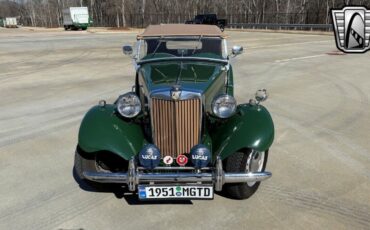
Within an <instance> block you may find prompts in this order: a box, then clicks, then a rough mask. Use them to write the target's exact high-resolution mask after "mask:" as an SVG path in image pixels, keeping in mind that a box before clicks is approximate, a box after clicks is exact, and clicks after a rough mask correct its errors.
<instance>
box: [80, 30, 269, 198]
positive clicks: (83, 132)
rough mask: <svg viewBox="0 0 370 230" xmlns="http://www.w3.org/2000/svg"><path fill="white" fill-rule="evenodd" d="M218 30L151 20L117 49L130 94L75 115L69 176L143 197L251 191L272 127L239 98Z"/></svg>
mask: <svg viewBox="0 0 370 230" xmlns="http://www.w3.org/2000/svg"><path fill="white" fill-rule="evenodd" d="M225 38H226V37H225V35H224V34H223V33H222V32H221V31H220V29H219V28H218V27H216V26H209V25H171V24H168V25H151V26H149V27H148V28H147V29H146V30H145V31H144V32H143V33H142V34H140V35H138V36H137V43H136V46H135V48H133V47H131V46H124V47H123V52H124V53H125V54H127V55H130V56H131V58H133V60H134V66H135V69H136V77H135V84H134V86H133V87H132V92H128V93H126V94H123V95H120V96H119V97H118V99H117V100H116V101H115V102H114V103H113V104H107V103H106V102H105V101H100V102H99V104H98V105H96V106H94V107H92V108H91V109H90V110H89V111H88V112H87V114H86V115H85V117H84V118H83V120H82V123H81V127H80V130H79V136H78V146H77V150H76V154H75V172H76V174H77V175H78V177H79V178H80V179H81V180H82V181H86V182H88V183H90V184H92V185H101V184H102V183H108V184H112V183H114V184H120V185H122V187H125V188H127V189H128V190H129V191H131V192H133V193H137V195H138V197H139V199H141V200H151V199H213V196H214V192H215V191H224V192H225V193H223V194H226V196H228V197H231V198H235V199H246V198H248V197H250V196H251V195H252V194H253V193H254V192H255V191H256V190H257V188H258V187H259V184H260V181H262V180H265V179H267V178H269V177H271V173H270V172H267V171H265V167H266V163H267V157H268V150H269V147H270V146H271V144H272V142H273V139H274V125H273V121H272V119H271V116H270V114H269V112H268V111H267V110H266V108H265V107H263V106H262V105H261V104H260V102H261V101H263V100H265V99H266V98H267V92H266V90H264V89H263V90H258V91H257V93H256V99H251V100H249V102H247V103H243V104H237V103H236V100H235V98H234V83H233V71H232V66H231V65H230V61H229V59H231V58H233V57H234V56H237V55H238V54H241V53H242V51H243V48H242V47H240V46H234V47H233V48H232V49H231V52H230V54H228V48H227V43H226V39H225Z"/></svg>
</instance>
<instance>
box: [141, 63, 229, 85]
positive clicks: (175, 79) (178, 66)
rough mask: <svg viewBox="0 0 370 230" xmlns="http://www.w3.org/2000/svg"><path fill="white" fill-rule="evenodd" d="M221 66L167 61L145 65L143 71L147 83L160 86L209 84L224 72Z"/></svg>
mask: <svg viewBox="0 0 370 230" xmlns="http://www.w3.org/2000/svg"><path fill="white" fill-rule="evenodd" d="M222 66H223V65H221V64H216V63H213V64H211V63H202V62H191V61H190V62H189V61H184V62H180V63H179V62H174V61H166V62H160V63H151V64H145V65H143V67H142V69H141V71H142V73H143V75H144V76H146V77H147V81H149V82H151V83H152V84H154V85H158V84H166V85H168V84H169V85H173V84H183V83H187V82H193V83H202V82H208V81H209V80H211V79H212V78H214V77H217V76H218V75H219V74H220V73H221V72H222Z"/></svg>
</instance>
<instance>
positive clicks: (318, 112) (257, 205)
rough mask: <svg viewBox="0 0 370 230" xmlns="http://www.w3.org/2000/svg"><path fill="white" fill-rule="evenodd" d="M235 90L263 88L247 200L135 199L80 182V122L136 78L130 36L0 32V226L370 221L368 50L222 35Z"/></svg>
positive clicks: (287, 225) (274, 36)
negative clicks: (263, 115) (270, 136)
mask: <svg viewBox="0 0 370 230" xmlns="http://www.w3.org/2000/svg"><path fill="white" fill-rule="evenodd" d="M229 34H230V35H231V38H230V43H231V44H239V45H243V46H245V47H246V49H245V53H244V54H243V55H241V56H239V57H238V58H237V59H235V60H234V62H235V64H234V72H235V76H236V78H235V84H236V98H237V100H238V101H239V102H240V103H241V102H247V101H248V99H249V98H251V97H253V94H254V92H255V90H256V89H258V88H262V87H263V88H267V89H268V90H269V92H270V98H269V99H268V101H266V102H265V103H264V104H265V105H266V106H267V107H268V108H269V109H270V111H271V113H272V116H273V119H274V121H275V124H276V139H275V143H274V144H273V147H272V148H271V154H270V158H269V162H268V165H267V168H268V170H271V171H272V172H273V177H272V178H271V179H270V180H268V181H265V182H263V183H262V185H261V186H260V189H259V191H258V192H257V193H256V194H255V195H254V196H253V197H252V198H250V199H248V200H244V201H236V200H230V199H227V198H224V197H222V196H219V195H216V197H215V200H213V201H193V202H178V203H164V204H146V205H145V204H144V205H143V204H137V202H136V200H135V199H134V198H133V197H132V196H124V197H122V194H118V193H116V194H114V193H111V192H99V193H98V192H94V191H89V189H87V188H80V187H79V185H78V184H77V183H76V181H75V180H74V178H73V175H72V167H73V155H74V149H75V146H76V140H77V132H78V127H79V122H80V121H81V119H82V117H83V115H84V113H85V112H86V111H87V110H88V109H89V107H90V106H92V105H94V104H96V103H97V102H98V100H100V99H106V100H107V101H108V102H113V101H114V100H115V98H116V97H117V96H118V95H119V94H120V93H123V92H127V91H128V90H130V88H131V85H132V84H133V82H134V77H133V74H134V72H133V68H132V67H131V62H130V60H129V59H128V58H127V57H124V56H123V55H122V53H121V46H122V45H123V44H127V43H132V42H134V40H135V35H134V34H130V33H87V32H77V31H68V32H64V31H63V32H58V31H54V32H27V31H24V30H10V29H2V30H0V69H1V71H0V108H1V112H0V229H12V230H16V229H22V230H24V229H37V230H41V229H86V230H90V229H166V228H167V229H174V228H175V227H176V228H179V229H315V230H317V229H370V104H369V96H370V75H369V72H370V52H369V53H367V54H361V55H330V54H328V53H332V54H336V53H335V51H336V48H335V44H334V39H333V37H332V36H329V35H304V34H284V33H262V32H229Z"/></svg>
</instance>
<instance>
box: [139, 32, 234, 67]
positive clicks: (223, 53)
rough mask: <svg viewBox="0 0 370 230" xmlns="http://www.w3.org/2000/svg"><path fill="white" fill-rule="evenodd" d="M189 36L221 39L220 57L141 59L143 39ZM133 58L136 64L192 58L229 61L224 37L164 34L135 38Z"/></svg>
mask: <svg viewBox="0 0 370 230" xmlns="http://www.w3.org/2000/svg"><path fill="white" fill-rule="evenodd" d="M186 38H189V39H190V40H200V39H212V38H215V39H220V40H221V46H222V47H221V58H209V57H189V56H187V57H183V56H174V57H158V58H155V57H154V58H149V59H143V58H144V57H146V55H145V56H143V57H141V56H140V55H141V52H142V51H141V49H142V48H143V46H144V43H145V40H150V39H158V40H165V39H168V40H171V39H186ZM134 60H135V62H136V64H138V65H140V64H145V63H150V62H161V61H168V60H173V61H182V60H193V61H206V62H217V63H222V64H227V63H229V60H228V49H227V42H226V39H224V38H222V37H214V36H164V37H158V36H155V37H145V38H140V39H138V40H137V43H136V47H135V55H134Z"/></svg>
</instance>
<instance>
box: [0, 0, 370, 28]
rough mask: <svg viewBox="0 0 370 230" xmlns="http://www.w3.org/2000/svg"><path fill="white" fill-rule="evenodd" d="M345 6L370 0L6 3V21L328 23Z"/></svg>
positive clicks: (1, 5) (1, 13)
mask: <svg viewBox="0 0 370 230" xmlns="http://www.w3.org/2000/svg"><path fill="white" fill-rule="evenodd" d="M345 5H365V6H367V7H370V0H0V18H3V17H17V18H18V21H19V23H20V24H23V25H25V26H42V27H60V26H63V18H62V10H63V9H65V8H68V7H73V6H87V7H88V8H89V14H90V17H91V18H92V20H93V26H108V27H145V26H147V25H149V24H159V23H183V22H184V21H186V20H189V19H192V18H193V17H194V16H195V15H197V14H203V13H216V14H217V15H218V17H219V18H225V19H227V20H228V22H229V23H294V24H328V23H331V22H330V20H331V19H330V15H329V12H330V9H331V8H341V7H343V6H345Z"/></svg>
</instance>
